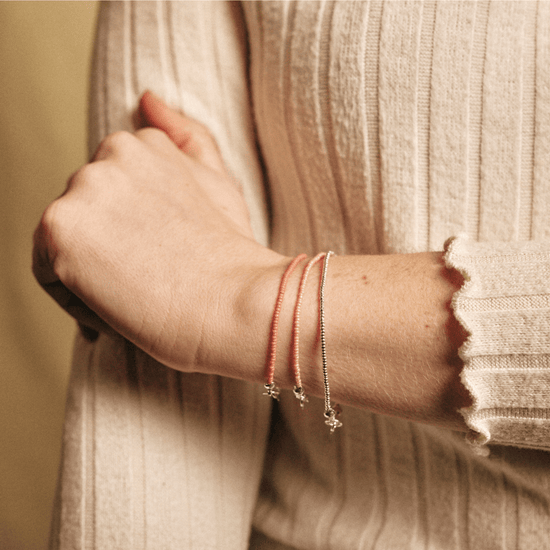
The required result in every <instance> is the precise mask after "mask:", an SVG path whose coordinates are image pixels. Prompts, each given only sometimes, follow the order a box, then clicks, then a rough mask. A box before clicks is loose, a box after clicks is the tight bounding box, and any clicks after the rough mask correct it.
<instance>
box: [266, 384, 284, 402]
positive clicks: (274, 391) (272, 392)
mask: <svg viewBox="0 0 550 550" xmlns="http://www.w3.org/2000/svg"><path fill="white" fill-rule="evenodd" d="M264 388H265V390H266V391H265V392H264V394H263V395H267V396H269V397H273V399H275V400H276V401H279V394H280V393H281V390H280V389H279V388H278V387H277V386H276V385H275V383H274V382H271V384H264Z"/></svg>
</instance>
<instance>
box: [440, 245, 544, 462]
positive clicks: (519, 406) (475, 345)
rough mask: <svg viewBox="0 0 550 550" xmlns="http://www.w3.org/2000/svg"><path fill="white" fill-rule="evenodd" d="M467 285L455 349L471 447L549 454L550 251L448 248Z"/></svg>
mask: <svg viewBox="0 0 550 550" xmlns="http://www.w3.org/2000/svg"><path fill="white" fill-rule="evenodd" d="M445 262H446V265H447V267H451V268H454V269H456V270H458V271H459V272H460V273H461V274H462V276H463V277H464V284H463V286H462V288H461V289H460V290H459V291H457V292H456V294H455V296H454V298H453V302H452V307H453V311H454V314H455V316H456V318H457V319H458V321H459V322H460V323H461V325H462V326H463V327H464V329H465V330H466V331H467V333H468V335H469V336H468V338H467V340H466V342H465V343H464V345H463V346H462V347H461V349H460V356H461V358H462V360H463V362H464V367H463V370H462V373H461V378H462V382H463V384H464V385H465V387H466V388H467V389H468V391H469V392H470V394H471V396H472V403H473V404H472V406H471V407H468V408H467V409H463V410H462V411H461V412H462V414H463V416H464V419H465V420H466V424H467V425H468V427H469V428H470V432H469V434H468V440H469V442H470V443H472V444H473V445H474V447H476V448H477V449H478V451H479V452H481V453H483V452H484V446H485V444H487V443H495V444H499V445H513V446H518V447H530V448H535V449H547V450H550V243H547V242H544V243H541V242H537V241H528V242H513V243H493V242H491V243H479V242H473V241H469V240H468V239H467V238H466V237H463V236H458V237H453V238H451V239H449V240H448V241H447V242H446V244H445Z"/></svg>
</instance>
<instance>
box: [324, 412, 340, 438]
mask: <svg viewBox="0 0 550 550" xmlns="http://www.w3.org/2000/svg"><path fill="white" fill-rule="evenodd" d="M338 414H339V411H336V410H334V409H332V408H330V409H329V410H328V411H327V412H325V417H326V420H325V424H326V425H327V426H328V427H329V428H330V433H331V434H332V433H334V430H335V429H336V428H341V427H342V423H341V422H340V421H339V420H338V418H336V417H337V416H338Z"/></svg>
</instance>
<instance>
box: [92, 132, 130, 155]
mask: <svg viewBox="0 0 550 550" xmlns="http://www.w3.org/2000/svg"><path fill="white" fill-rule="evenodd" d="M134 143H135V137H134V136H133V135H132V134H131V133H130V132H126V131H125V130H120V131H118V132H114V133H112V134H109V135H108V136H106V137H105V138H103V140H102V141H101V143H100V144H99V146H98V148H97V150H96V152H95V155H94V160H102V159H106V158H108V157H110V156H113V155H118V154H120V153H121V152H124V151H125V150H126V149H127V148H129V147H131V146H132V145H133V144H134Z"/></svg>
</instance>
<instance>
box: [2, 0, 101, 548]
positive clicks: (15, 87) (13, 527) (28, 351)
mask: <svg viewBox="0 0 550 550" xmlns="http://www.w3.org/2000/svg"><path fill="white" fill-rule="evenodd" d="M96 13H97V3H96V2H87V1H74V2H70V1H67V2H61V1H60V2H23V1H19V2H17V1H8V2H0V25H1V30H0V189H1V195H0V231H1V234H0V548H2V549H3V550H31V549H32V550H42V549H45V548H46V546H47V539H48V529H49V522H50V514H51V507H52V501H53V495H54V488H55V482H56V477H57V470H58V464H59V455H60V443H61V426H62V420H63V409H64V404H65V391H66V387H67V380H68V375H69V365H70V354H71V347H72V339H73V335H74V331H75V327H74V324H73V322H72V320H71V319H70V318H69V317H68V316H67V315H66V314H65V313H64V312H63V311H61V310H60V309H59V308H58V307H57V306H56V305H55V303H54V302H53V301H52V300H51V299H50V298H49V297H48V296H47V295H46V294H45V293H44V292H43V291H42V290H41V289H40V287H39V286H38V285H37V284H36V282H35V281H34V279H33V277H32V274H31V250H32V234H33V230H34V226H35V225H36V224H37V222H38V221H39V219H40V215H41V213H42V211H43V210H44V208H45V207H46V206H47V204H48V202H49V201H51V200H52V199H54V198H55V197H56V196H57V195H59V194H60V193H61V192H62V191H63V189H64V185H65V181H66V180H67V177H68V176H69V175H70V174H71V173H72V172H73V171H74V170H76V169H77V168H78V167H79V166H80V165H82V164H83V163H84V162H85V161H86V146H85V144H86V137H85V136H86V131H85V127H86V116H87V113H86V105H87V94H88V74H89V65H90V55H91V47H92V38H93V32H94V24H95V18H96Z"/></svg>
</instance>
